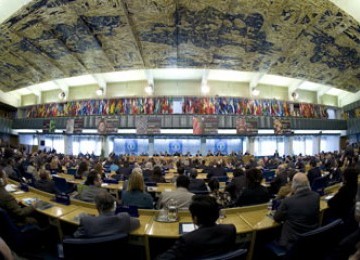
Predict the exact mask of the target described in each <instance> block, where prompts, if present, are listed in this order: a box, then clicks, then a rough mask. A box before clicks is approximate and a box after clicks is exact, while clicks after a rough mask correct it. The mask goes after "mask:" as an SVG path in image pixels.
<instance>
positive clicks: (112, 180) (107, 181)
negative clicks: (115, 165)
mask: <svg viewBox="0 0 360 260" xmlns="http://www.w3.org/2000/svg"><path fill="white" fill-rule="evenodd" d="M103 183H108V184H118V183H119V181H118V180H115V179H111V178H105V179H103Z"/></svg>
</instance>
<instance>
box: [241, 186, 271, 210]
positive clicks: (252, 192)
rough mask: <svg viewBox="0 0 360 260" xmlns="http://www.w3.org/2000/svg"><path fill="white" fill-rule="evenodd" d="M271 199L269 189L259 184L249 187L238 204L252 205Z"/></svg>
mask: <svg viewBox="0 0 360 260" xmlns="http://www.w3.org/2000/svg"><path fill="white" fill-rule="evenodd" d="M269 199H270V196H269V193H268V191H267V189H266V188H265V187H264V186H262V185H260V184H258V185H255V186H253V187H247V188H245V190H244V191H243V193H242V194H241V195H240V196H239V198H238V199H237V201H236V205H237V206H250V205H255V204H261V203H266V202H268V201H269Z"/></svg>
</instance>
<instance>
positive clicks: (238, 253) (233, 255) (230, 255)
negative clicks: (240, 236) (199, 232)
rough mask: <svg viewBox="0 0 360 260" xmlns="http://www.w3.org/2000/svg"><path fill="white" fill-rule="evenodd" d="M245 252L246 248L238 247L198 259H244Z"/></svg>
mask: <svg viewBox="0 0 360 260" xmlns="http://www.w3.org/2000/svg"><path fill="white" fill-rule="evenodd" d="M246 253H247V250H246V249H243V248H240V249H236V250H234V251H231V252H227V253H225V254H221V255H216V256H212V257H208V258H200V259H198V260H231V259H237V260H238V259H239V260H241V259H244V260H245V259H246Z"/></svg>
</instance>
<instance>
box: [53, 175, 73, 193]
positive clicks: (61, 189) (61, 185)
mask: <svg viewBox="0 0 360 260" xmlns="http://www.w3.org/2000/svg"><path fill="white" fill-rule="evenodd" d="M52 179H53V181H54V183H55V190H56V192H58V193H65V194H69V193H71V192H73V191H74V185H73V184H70V183H68V182H67V181H66V180H65V179H64V178H61V177H57V176H53V177H52Z"/></svg>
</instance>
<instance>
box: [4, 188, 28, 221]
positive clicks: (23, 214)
mask: <svg viewBox="0 0 360 260" xmlns="http://www.w3.org/2000/svg"><path fill="white" fill-rule="evenodd" d="M0 208H2V209H3V210H5V211H6V212H7V213H8V214H9V217H10V218H11V219H12V220H13V221H14V222H15V223H16V224H17V225H24V224H28V223H34V222H35V220H34V219H32V218H30V217H29V216H30V214H31V213H33V212H34V211H35V208H34V207H32V206H29V207H24V208H22V207H20V206H19V204H18V203H17V201H16V199H15V198H14V197H13V196H12V195H11V194H10V193H8V192H7V191H6V190H5V188H4V187H0Z"/></svg>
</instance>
